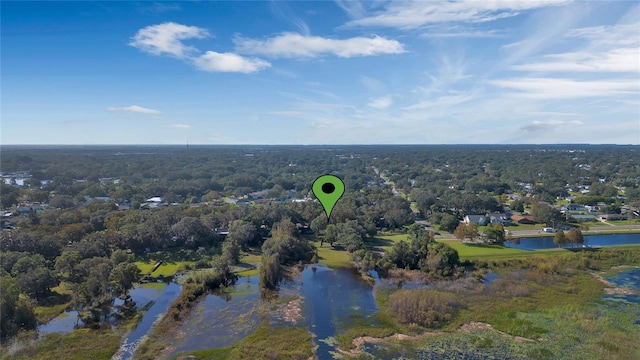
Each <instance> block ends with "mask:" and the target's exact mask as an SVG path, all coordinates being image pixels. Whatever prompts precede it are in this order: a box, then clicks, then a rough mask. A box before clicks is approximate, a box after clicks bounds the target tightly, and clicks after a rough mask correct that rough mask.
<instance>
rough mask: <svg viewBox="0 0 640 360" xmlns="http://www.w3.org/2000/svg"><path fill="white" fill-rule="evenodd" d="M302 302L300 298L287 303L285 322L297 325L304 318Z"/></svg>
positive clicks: (283, 317)
mask: <svg viewBox="0 0 640 360" xmlns="http://www.w3.org/2000/svg"><path fill="white" fill-rule="evenodd" d="M301 301H302V300H301V299H300V298H297V299H294V300H291V301H289V302H288V303H287V305H286V306H285V308H284V314H283V316H282V319H283V320H284V321H286V322H290V323H294V324H295V323H296V322H298V320H300V319H301V318H302V306H300V303H301Z"/></svg>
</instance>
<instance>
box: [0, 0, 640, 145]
mask: <svg viewBox="0 0 640 360" xmlns="http://www.w3.org/2000/svg"><path fill="white" fill-rule="evenodd" d="M0 4H1V5H0V6H1V7H2V8H1V10H2V13H1V20H2V24H1V26H2V39H1V40H2V55H1V56H2V58H1V60H2V63H1V73H2V80H1V85H2V88H1V90H2V92H1V102H2V104H1V105H2V109H1V115H2V119H1V121H2V123H1V130H2V134H1V135H0V140H1V142H2V144H185V143H187V142H189V143H190V144H384V143H389V144H402V143H409V144H475V143H497V144H502V143H535V144H541V143H618V144H640V5H639V4H638V2H636V1H612V2H605V1H594V2H571V1H565V0H558V1H555V0H550V1H534V0H532V1H455V2H436V1H418V2H410V1H391V2H389V1H367V2H358V1H337V2H330V1H321V2H311V1H295V2H267V1H260V2H248V1H241V2H223V1H202V2H164V1H163V2H152V1H140V2H124V1H114V2H77V1H76V2H57V1H50V2H31V1H22V2H11V1H2V2H1V3H0Z"/></svg>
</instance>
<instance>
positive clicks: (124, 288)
mask: <svg viewBox="0 0 640 360" xmlns="http://www.w3.org/2000/svg"><path fill="white" fill-rule="evenodd" d="M139 279H140V269H138V267H137V266H136V265H135V264H133V263H127V262H122V263H119V264H117V265H116V266H115V267H114V268H113V269H112V270H111V273H110V274H109V280H110V281H111V285H112V287H113V289H114V290H115V292H116V294H117V295H126V294H127V292H128V291H129V289H131V287H132V286H133V283H135V282H137V281H138V280H139Z"/></svg>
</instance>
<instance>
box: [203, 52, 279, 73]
mask: <svg viewBox="0 0 640 360" xmlns="http://www.w3.org/2000/svg"><path fill="white" fill-rule="evenodd" d="M193 63H194V64H195V65H196V67H197V68H198V69H200V70H204V71H211V72H241V73H245V74H247V73H252V72H256V71H260V70H263V69H266V68H268V67H270V66H271V64H270V63H269V62H267V61H264V60H261V59H257V58H246V57H242V56H240V55H238V54H234V53H218V52H215V51H207V52H206V53H204V55H201V56H198V57H197V58H194V59H193Z"/></svg>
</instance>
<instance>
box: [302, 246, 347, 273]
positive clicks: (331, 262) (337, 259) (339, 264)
mask: <svg viewBox="0 0 640 360" xmlns="http://www.w3.org/2000/svg"><path fill="white" fill-rule="evenodd" d="M311 243H312V244H313V245H314V246H315V247H316V248H317V249H318V262H319V263H320V264H325V265H327V266H329V267H332V268H346V267H350V266H351V259H350V258H349V253H348V252H346V251H344V250H333V249H332V248H331V247H330V246H329V243H324V245H323V246H322V247H320V242H319V241H312V242H311Z"/></svg>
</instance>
